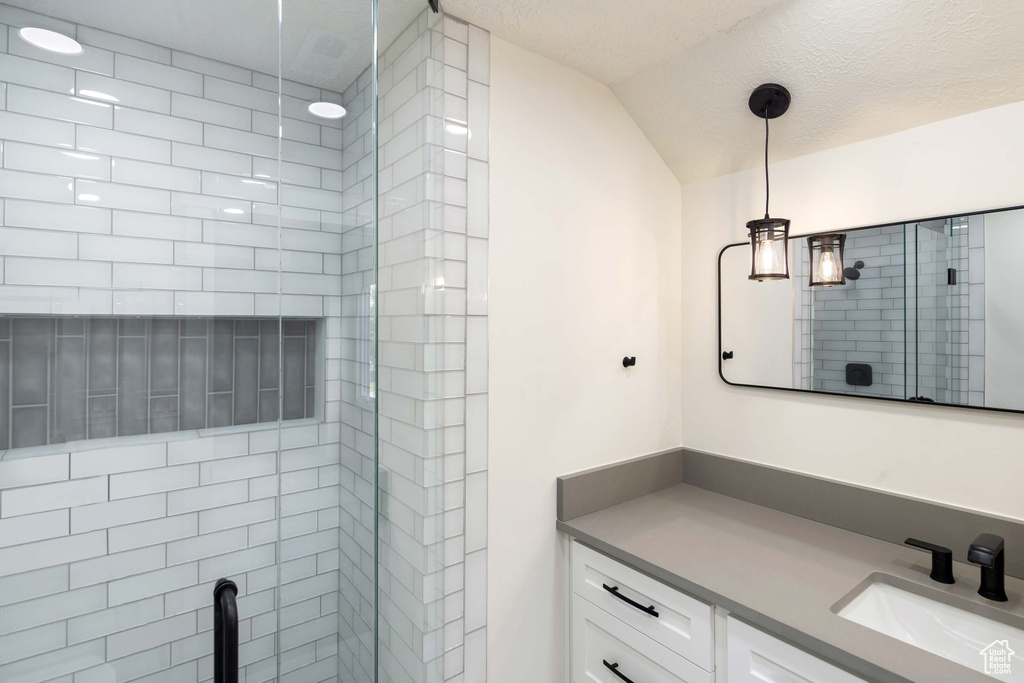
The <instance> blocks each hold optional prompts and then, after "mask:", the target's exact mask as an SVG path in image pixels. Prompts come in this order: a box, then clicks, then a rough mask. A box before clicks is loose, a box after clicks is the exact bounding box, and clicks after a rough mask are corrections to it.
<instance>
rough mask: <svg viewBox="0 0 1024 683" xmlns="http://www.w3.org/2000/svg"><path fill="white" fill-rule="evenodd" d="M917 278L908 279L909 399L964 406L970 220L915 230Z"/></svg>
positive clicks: (936, 223) (918, 226) (941, 222)
mask: <svg viewBox="0 0 1024 683" xmlns="http://www.w3.org/2000/svg"><path fill="white" fill-rule="evenodd" d="M909 227H910V229H911V230H912V231H913V234H914V238H913V246H914V254H913V257H912V261H913V268H914V274H913V276H912V277H908V286H907V297H908V304H909V306H908V312H909V314H910V315H909V316H908V320H909V321H910V325H911V329H910V331H909V336H908V339H909V342H910V343H911V344H912V354H913V357H914V362H913V363H912V364H908V369H910V370H911V372H910V373H909V375H908V391H909V392H910V393H909V396H911V397H916V399H917V400H922V401H927V402H934V403H951V404H958V405H963V404H966V403H967V395H968V377H967V374H968V339H967V325H968V317H969V316H968V312H967V306H968V302H967V291H968V290H967V285H968V280H969V269H968V263H967V240H968V230H969V226H968V220H967V219H966V218H964V219H942V220H936V221H929V222H923V223H917V224H914V225H912V226H909Z"/></svg>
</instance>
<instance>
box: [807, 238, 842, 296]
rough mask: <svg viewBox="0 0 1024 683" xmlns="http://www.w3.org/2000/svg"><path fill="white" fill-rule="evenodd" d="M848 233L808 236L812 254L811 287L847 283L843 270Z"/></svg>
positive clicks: (809, 249)
mask: <svg viewBox="0 0 1024 683" xmlns="http://www.w3.org/2000/svg"><path fill="white" fill-rule="evenodd" d="M845 247H846V235H844V234H842V233H840V234H838V235H811V236H810V237H808V238H807V250H808V251H809V252H810V255H811V282H810V285H811V287H832V286H834V285H845V284H846V275H845V274H844V272H843V251H844V249H845Z"/></svg>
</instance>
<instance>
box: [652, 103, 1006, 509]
mask: <svg viewBox="0 0 1024 683" xmlns="http://www.w3.org/2000/svg"><path fill="white" fill-rule="evenodd" d="M1022 116H1024V103H1016V104H1011V105H1006V106H1003V107H998V108H994V109H989V110H986V111H981V112H977V113H975V114H971V115H968V116H963V117H959V118H954V119H949V120H946V121H942V122H939V123H935V124H931V125H928V126H923V127H920V128H916V129H913V130H908V131H904V132H902V133H897V134H894V135H890V136H886V137H883V138H878V139H874V140H868V141H864V142H860V143H857V144H853V145H849V146H845V147H839V148H836V149H831V150H827V151H823V152H819V153H816V154H812V155H808V156H804V157H800V158H797V159H791V160H788V161H784V162H780V163H777V164H774V165H773V167H772V171H771V178H772V200H773V204H772V214H773V215H778V216H785V217H787V218H790V219H791V220H792V221H793V231H794V233H796V234H800V233H805V232H819V231H824V230H829V229H834V228H843V227H853V226H857V225H873V224H880V223H890V222H900V221H906V220H910V219H914V218H920V217H927V216H935V215H942V214H953V213H959V212H972V211H979V210H984V209H989V208H996V207H1000V206H1012V205H1017V204H1020V203H1021V202H1022V201H1024V194H1022V191H1021V186H1020V178H1021V177H1024V129H1022V128H1021V126H1020V125H1019V124H1020V120H1021V117H1022ZM750 130H751V145H756V144H759V143H758V139H759V138H758V137H757V136H758V133H757V129H756V120H753V119H752V120H751V128H750ZM950 159H956V160H957V163H955V164H950V163H948V160H950ZM763 181H764V177H763V171H762V170H760V169H755V170H750V171H744V172H741V173H736V174H732V175H729V176H724V177H720V178H715V179H711V180H707V181H701V182H696V183H692V184H688V185H684V186H683V188H682V198H683V204H682V210H683V215H685V216H686V223H685V231H684V232H683V239H684V244H685V248H684V250H683V257H682V272H683V286H682V296H683V307H682V319H683V324H684V328H685V329H686V330H687V332H686V335H685V338H684V346H683V350H684V357H683V372H682V385H683V387H685V392H684V393H683V401H682V403H683V406H682V420H683V425H682V429H683V432H682V443H683V444H685V445H686V446H689V447H692V448H697V449H701V450H706V451H711V452H714V453H722V454H725V455H729V456H732V457H737V458H744V459H748V460H751V461H756V462H762V463H766V464H770V465H774V466H778V467H782V468H786V469H791V470H795V471H799V472H806V473H810V474H814V475H817V476H822V477H827V478H831V479H836V480H840V481H845V482H850V483H853V484H858V485H863V486H869V487H875V488H879V489H882V490H886V491H892V492H896V493H900V494H906V495H910V496H917V497H920V498H924V499H929V500H936V501H941V502H944V503H948V504H953V505H959V506H963V507H967V508H971V509H976V510H980V511H983V512H989V513H995V514H1002V515H1007V516H1010V517H1016V518H1024V498H1022V497H1021V496H1020V491H1019V481H1020V478H1021V476H1022V475H1024V459H1022V458H1021V457H1020V452H1019V448H1016V446H1015V444H1018V443H1020V440H1021V438H1022V437H1024V420H1022V418H1021V416H1019V415H1002V414H993V413H986V412H979V411H966V410H956V409H951V408H939V407H927V406H921V405H914V406H910V405H901V404H899V403H888V402H873V401H864V400H860V399H853V398H841V397H835V398H832V397H824V396H820V395H814V396H801V395H799V394H790V393H783V392H772V391H767V390H760V389H744V388H736V387H730V386H727V385H726V384H724V383H723V382H722V381H721V380H720V379H719V377H718V372H717V360H716V354H717V333H718V330H717V323H716V301H715V259H716V255H717V253H718V250H719V249H720V248H721V247H722V246H723V245H724V244H726V243H729V242H735V241H741V240H742V239H743V237H744V224H745V223H746V221H747V220H749V219H750V218H751V217H755V216H757V215H758V214H759V205H760V203H761V202H763V200H764V195H763V192H764V190H763ZM766 416H769V417H770V421H771V428H770V429H769V430H763V429H758V428H757V425H758V424H759V422H760V421H761V420H764V419H765V417H766ZM836 425H845V427H844V429H845V430H856V434H857V437H856V438H855V439H838V440H837V439H836V438H835V428H836ZM652 450H653V449H652Z"/></svg>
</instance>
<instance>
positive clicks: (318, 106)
mask: <svg viewBox="0 0 1024 683" xmlns="http://www.w3.org/2000/svg"><path fill="white" fill-rule="evenodd" d="M309 113H310V114H312V115H313V116H319V117H320V118H322V119H340V118H341V117H343V116H344V115H345V114H347V113H348V112H346V111H345V107H343V106H341V105H340V104H334V103H333V102H314V103H313V104H311V105H309Z"/></svg>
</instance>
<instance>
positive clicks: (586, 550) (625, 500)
mask: <svg viewBox="0 0 1024 683" xmlns="http://www.w3.org/2000/svg"><path fill="white" fill-rule="evenodd" d="M689 454H692V455H693V457H694V458H698V459H702V460H701V462H699V463H698V466H694V467H690V470H689V471H691V472H695V474H694V476H693V477H692V479H693V480H694V483H687V481H686V479H687V471H688V470H687V467H688V466H687V465H686V464H685V458H686V457H687V455H689ZM714 457H715V456H707V455H706V454H696V453H694V452H688V451H678V452H676V453H674V454H661V455H659V456H653V459H641V460H639V461H631V463H639V466H638V467H639V468H640V470H637V469H634V470H632V471H630V470H629V469H628V468H627V469H625V470H620V469H617V468H622V467H623V466H624V465H625V466H627V467H628V466H629V465H630V463H625V464H624V465H618V466H612V467H610V468H602V469H600V470H596V471H591V472H588V473H581V474H578V475H573V476H572V477H563V478H560V480H559V493H560V500H559V511H560V519H559V521H558V528H559V529H560V530H561V531H562V532H563V535H564V540H565V547H566V562H567V567H566V591H565V594H566V596H567V600H566V630H567V633H566V636H567V643H568V647H569V654H568V657H567V660H568V662H567V668H568V671H567V678H566V680H568V681H571V682H572V683H585V682H594V681H600V682H602V683H619V682H623V681H625V682H632V683H712V682H717V683H755V682H757V683H765V682H766V681H767V682H771V683H805V682H808V681H809V682H811V683H853V682H856V681H882V682H886V683H890V682H891V683H896V682H900V683H903V682H906V681H921V682H928V683H941V682H944V681H945V682H949V683H991V682H992V681H993V680H996V679H994V678H992V677H990V676H987V675H985V674H984V673H982V670H983V668H984V664H985V662H986V655H985V654H984V653H982V652H981V650H982V649H984V648H985V647H986V646H987V645H988V644H989V642H988V641H986V642H984V643H981V644H980V645H977V646H976V647H975V644H974V643H973V642H972V638H975V639H982V638H989V637H991V638H992V641H997V640H1000V639H1007V638H1008V639H1009V641H1010V645H1011V647H1012V646H1015V645H1016V643H1017V642H1019V643H1020V646H1024V640H1016V637H1018V636H1019V637H1021V638H1024V630H1022V627H1024V581H1021V580H1020V579H1017V578H1014V577H1013V576H1012V575H1009V576H1007V577H1006V591H1007V594H1008V595H1009V600H1008V601H1007V602H1003V603H996V602H993V601H991V600H986V599H985V598H982V597H980V596H979V595H978V594H977V591H978V588H979V568H978V567H976V566H973V565H970V564H966V563H964V562H961V561H956V562H954V563H953V573H954V576H955V578H956V583H954V584H951V585H949V584H942V583H938V582H936V581H934V580H932V579H931V578H929V572H930V569H931V559H930V557H929V555H928V554H927V553H922V552H920V551H918V550H914V549H912V548H910V547H907V546H904V545H902V544H898V543H893V542H890V541H888V540H883V539H881V538H877V537H872V536H869V535H866V534H865V533H858V532H857V531H851V530H848V529H844V528H839V527H838V526H835V525H834V524H836V520H835V519H829V520H827V521H828V522H829V523H823V522H822V521H816V520H814V519H808V518H806V517H804V516H799V515H797V514H792V513H791V512H786V511H783V510H780V509H772V508H771V507H768V506H766V505H759V504H755V503H752V502H750V501H749V500H744V499H742V498H750V497H752V496H753V495H762V496H765V497H766V498H767V497H771V496H773V495H776V494H773V493H772V492H771V491H770V490H769V489H772V488H773V487H775V488H776V489H778V491H781V488H779V487H778V481H780V479H778V477H779V476H783V480H785V476H788V477H799V475H792V474H789V473H786V475H780V473H779V472H778V471H769V470H768V469H767V468H760V467H758V466H749V465H748V464H743V465H741V466H739V467H740V468H741V469H742V468H748V467H752V468H753V470H751V471H749V472H746V473H742V472H741V473H740V474H736V473H735V472H734V473H733V474H730V475H729V476H728V477H726V479H727V481H724V482H722V488H723V489H732V490H735V491H742V490H743V487H744V486H752V487H754V488H757V487H758V483H757V482H756V481H748V482H746V483H744V482H742V481H740V479H742V478H743V477H745V476H747V475H748V474H750V473H751V472H752V473H753V474H755V475H763V476H758V477H757V478H760V479H761V481H762V484H761V489H762V491H761V493H760V494H752V495H746V494H741V497H733V496H731V495H726V494H723V493H721V492H717V491H714V490H709V489H708V488H702V486H706V485H707V481H706V476H703V475H706V474H707V472H706V471H705V472H704V473H703V475H702V474H701V472H700V471H699V469H700V467H699V466H704V465H707V462H708V458H712V459H714ZM658 459H660V460H661V462H659V461H658ZM722 460H724V459H722ZM713 466H714V467H718V466H719V465H718V464H717V463H713ZM728 467H730V465H728V463H726V469H728ZM643 468H646V469H643ZM723 471H724V470H723ZM786 481H787V484H786V486H787V487H788V489H789V491H788V494H786V495H796V496H799V497H800V500H798V501H795V502H794V503H793V505H794V506H797V507H799V506H801V505H806V504H807V500H806V498H807V497H808V496H812V497H818V496H820V495H821V494H822V493H825V494H826V495H828V498H831V502H832V503H833V504H832V505H830V504H829V503H830V501H829V500H828V499H826V500H823V501H819V504H822V505H824V506H825V507H832V508H841V507H843V506H844V505H845V504H846V502H847V501H844V495H853V496H857V495H861V494H859V493H856V492H854V493H851V494H845V493H843V492H838V491H837V492H836V493H835V494H834V495H833V494H831V493H829V491H828V490H827V488H826V489H822V488H820V487H822V486H825V487H828V486H834V485H835V484H833V483H831V482H827V483H826V482H821V481H820V480H817V481H808V482H801V481H799V480H786ZM805 485H806V486H805ZM862 493H863V494H864V495H875V492H862ZM778 495H784V494H782V493H778ZM762 502H767V501H766V500H765V501H762ZM867 502H869V503H870V501H867ZM886 504H890V505H896V506H906V507H905V508H904V512H903V513H902V514H901V515H899V516H896V517H894V518H892V519H890V523H891V524H894V525H900V526H902V525H905V526H907V527H909V528H910V531H912V533H909V532H908V533H907V535H912V534H917V533H918V531H920V532H921V535H924V534H925V533H933V534H938V535H939V536H940V538H939V539H938V540H939V541H942V542H947V543H949V544H950V545H955V546H957V547H956V552H955V558H956V559H957V560H959V559H961V557H964V556H965V555H966V551H967V546H966V545H965V546H964V547H963V548H962V549H961V548H960V547H959V538H953V537H952V536H946V537H941V536H942V534H943V533H944V532H942V531H941V530H939V529H934V528H931V527H930V526H929V525H930V524H931V522H929V521H928V520H929V519H932V518H934V517H941V516H942V515H943V514H947V513H948V514H957V515H963V516H962V517H961V518H960V523H953V522H950V521H949V520H948V519H940V520H936V522H935V523H937V524H939V525H941V526H942V527H944V528H947V529H953V528H954V527H959V528H960V529H961V531H960V532H963V533H967V532H968V530H970V531H969V533H974V532H975V531H976V529H974V528H973V527H975V526H976V525H978V524H991V525H994V528H995V529H996V531H998V532H999V533H1003V534H1005V535H1006V536H1007V547H1008V548H1011V549H1012V551H1013V552H1012V553H1011V555H1010V557H1011V561H1010V571H1012V572H1018V562H1019V555H1020V548H1019V547H1016V546H1015V545H1014V544H1015V543H1016V542H1017V538H1018V537H1019V536H1018V535H1019V532H1020V529H1019V528H1017V525H1015V524H1014V523H1012V522H1008V521H1007V520H996V519H991V518H985V517H981V516H976V515H974V514H973V513H966V512H963V511H957V510H953V511H950V510H948V509H943V510H944V511H945V512H941V511H940V512H933V511H930V510H929V509H928V507H927V506H929V505H930V504H924V503H921V502H920V501H899V500H897V501H889V502H880V503H878V504H873V505H872V506H871V507H873V508H874V509H875V511H876V512H877V511H879V510H883V511H885V512H889V511H888V510H885V505H886ZM920 505H925V506H926V507H924V508H921V507H917V506H920ZM777 507H782V508H785V507H786V506H785V505H783V504H780V505H778V506H777ZM797 511H799V510H797ZM871 514H872V513H871V512H868V513H866V516H868V517H870V516H871ZM887 516H888V515H887ZM922 520H924V521H922ZM1007 525H1009V526H1007ZM984 530H985V529H980V531H984ZM960 532H958V533H960ZM951 538H952V541H951V540H950V539H951ZM901 542H902V539H901V540H900V543H901ZM968 545H969V544H968ZM887 616H888V617H892V618H888V619H887V618H886V617H887ZM958 620H959V621H958ZM972 620H974V621H972ZM950 623H952V624H953V629H954V631H955V632H954V633H953V636H954V637H953V638H952V639H949V638H948V636H949V633H947V632H945V631H943V627H944V626H946V625H947V624H950ZM900 627H905V628H906V629H909V631H908V632H907V633H901V632H899V631H898V629H899V628H900ZM886 629H889V630H888V631H887V630H886ZM887 633H888V635H887ZM943 638H947V639H946V640H943ZM907 640H912V641H914V642H915V643H916V646H915V645H911V644H910V643H909V642H905V641H907ZM929 649H931V650H932V651H928V650H929ZM1016 649H1018V650H1022V651H1024V647H1019V646H1018V647H1017V648H1016ZM937 651H942V652H943V656H939V655H937V654H933V652H937ZM1010 659H1011V660H1012V661H1011V664H1014V663H1015V664H1017V670H1016V671H1011V673H1010V674H1009V675H1004V676H1001V677H1000V679H1001V680H1006V681H1018V680H1024V663H1022V662H1021V660H1020V659H1019V658H1017V657H1013V656H1011V657H1010Z"/></svg>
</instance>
